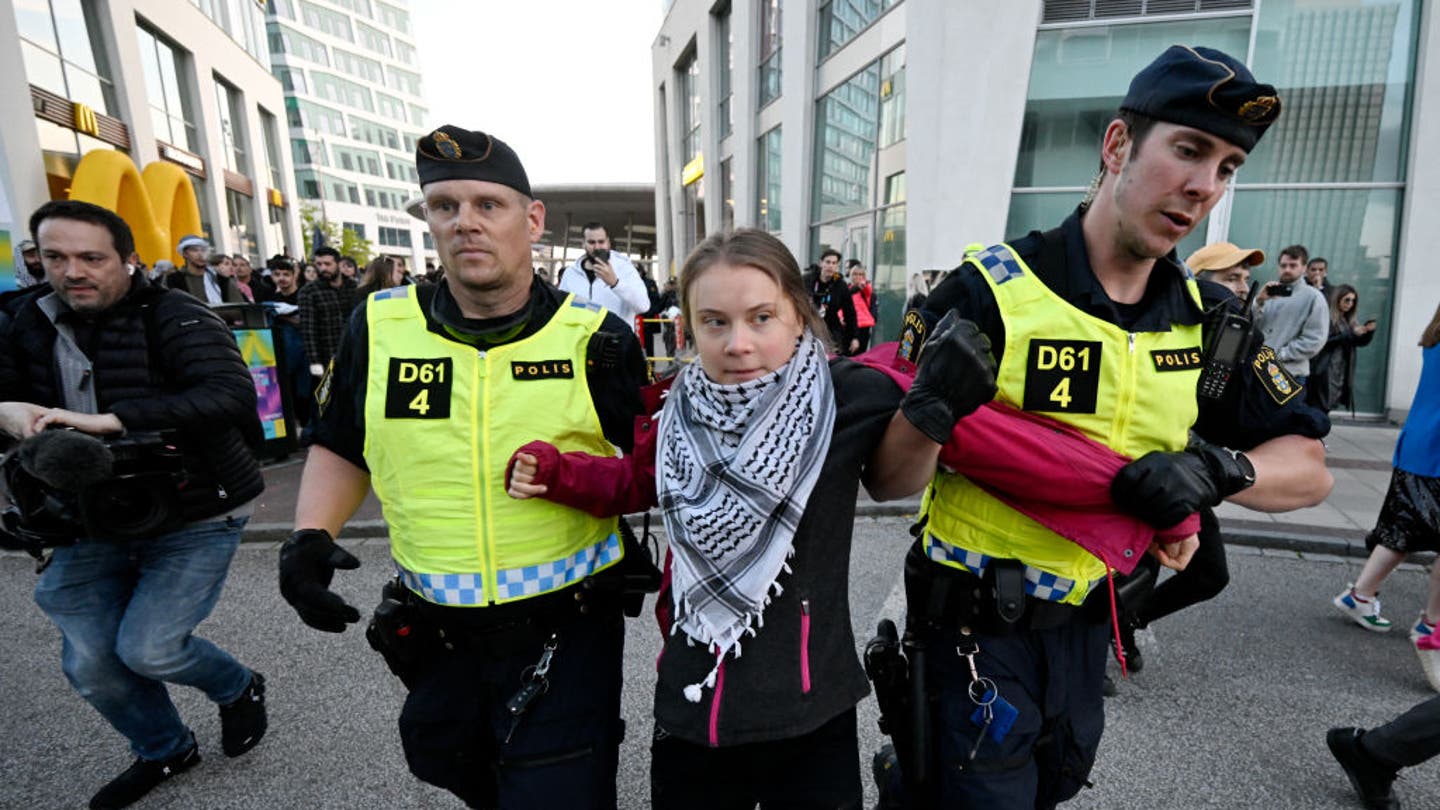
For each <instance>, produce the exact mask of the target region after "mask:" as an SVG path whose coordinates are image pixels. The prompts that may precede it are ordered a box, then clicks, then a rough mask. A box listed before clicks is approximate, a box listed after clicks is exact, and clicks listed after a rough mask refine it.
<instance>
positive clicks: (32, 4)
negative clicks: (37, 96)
mask: <svg viewBox="0 0 1440 810" xmlns="http://www.w3.org/2000/svg"><path fill="white" fill-rule="evenodd" d="M90 5H93V4H90ZM14 6H15V21H16V24H17V26H18V27H19V30H20V36H21V42H20V54H21V58H22V60H23V61H24V63H25V73H26V79H27V80H28V81H29V83H30V84H33V85H35V86H36V87H42V88H44V89H46V90H49V91H51V92H53V93H56V94H57V95H60V96H64V97H65V98H68V99H70V100H71V101H78V102H80V103H82V104H85V105H86V106H88V107H90V108H91V109H93V110H95V111H96V112H101V113H109V114H113V113H114V110H115V98H114V96H115V93H114V88H113V86H112V85H111V82H110V66H109V62H108V60H107V59H106V58H105V49H104V44H103V40H102V39H101V38H100V36H99V33H100V31H101V26H100V25H99V24H98V22H97V20H96V19H95V17H94V14H95V9H93V8H90V7H88V6H82V5H81V3H80V0H20V1H19V2H16V3H15V4H14Z"/></svg>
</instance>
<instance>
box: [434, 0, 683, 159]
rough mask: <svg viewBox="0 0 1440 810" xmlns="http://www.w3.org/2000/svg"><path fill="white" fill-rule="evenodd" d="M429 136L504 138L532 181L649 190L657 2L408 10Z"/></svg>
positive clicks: (589, 0)
mask: <svg viewBox="0 0 1440 810" xmlns="http://www.w3.org/2000/svg"><path fill="white" fill-rule="evenodd" d="M410 9H411V15H412V18H413V20H414V24H415V25H414V34H415V39H416V44H417V46H418V47H419V50H420V65H421V69H422V71H423V81H424V85H423V87H424V90H425V96H426V100H427V101H428V103H429V109H430V119H431V120H430V121H428V122H427V124H428V125H429V126H437V125H439V124H455V125H456V126H461V127H465V128H467V129H479V130H483V131H485V132H489V133H490V134H492V135H494V136H496V137H498V138H500V139H501V140H503V141H505V142H506V143H508V144H510V145H511V146H512V147H514V149H515V151H516V152H518V153H519V155H520V159H521V161H523V162H524V164H525V170H526V172H527V173H528V174H529V175H530V182H531V183H535V184H541V183H625V182H629V183H649V182H654V180H655V150H654V141H655V135H654V110H653V107H652V104H653V102H652V95H651V93H650V43H651V41H652V40H654V38H655V34H656V33H657V32H658V31H659V30H660V11H661V3H660V0H611V1H610V2H605V1H604V0H410Z"/></svg>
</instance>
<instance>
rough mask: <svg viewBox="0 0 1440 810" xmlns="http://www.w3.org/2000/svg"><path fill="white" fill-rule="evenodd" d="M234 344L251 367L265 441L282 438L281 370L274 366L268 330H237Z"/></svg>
mask: <svg viewBox="0 0 1440 810" xmlns="http://www.w3.org/2000/svg"><path fill="white" fill-rule="evenodd" d="M233 331H234V333H235V342H236V343H237V344H239V346H240V356H241V357H243V358H245V365H247V366H249V367H250V376H251V378H252V379H254V381H255V398H256V400H257V402H256V408H255V409H256V411H257V412H258V413H259V415H260V425H261V427H263V428H264V429H265V438H266V439H267V440H269V439H283V438H285V436H287V435H288V434H287V432H286V429H285V407H284V401H283V400H282V399H281V397H280V369H279V368H278V367H277V366H276V365H275V338H274V335H273V333H271V331H270V330H269V329H236V330H233Z"/></svg>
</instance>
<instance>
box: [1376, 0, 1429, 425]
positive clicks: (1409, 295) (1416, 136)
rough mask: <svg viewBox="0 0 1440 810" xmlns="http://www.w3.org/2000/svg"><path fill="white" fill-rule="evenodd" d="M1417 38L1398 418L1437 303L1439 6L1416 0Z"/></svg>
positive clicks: (1395, 380) (1394, 412)
mask: <svg viewBox="0 0 1440 810" xmlns="http://www.w3.org/2000/svg"><path fill="white" fill-rule="evenodd" d="M1421 8H1422V11H1421V18H1420V25H1419V28H1420V42H1419V46H1418V48H1417V49H1416V55H1415V62H1416V64H1415V99H1414V106H1413V107H1412V112H1411V119H1410V156H1409V160H1408V161H1407V162H1406V165H1407V167H1408V170H1409V171H1408V174H1407V176H1406V178H1405V182H1406V186H1405V202H1404V209H1403V213H1402V216H1401V220H1400V251H1399V261H1398V262H1397V263H1396V271H1395V299H1394V307H1393V310H1392V315H1393V317H1394V318H1395V323H1394V327H1393V328H1392V329H1391V330H1390V334H1391V336H1392V337H1391V345H1390V366H1389V385H1388V390H1387V391H1386V396H1385V408H1386V410H1387V411H1388V413H1389V415H1390V416H1391V417H1392V418H1397V419H1403V417H1404V414H1405V413H1406V412H1407V411H1409V409H1410V401H1411V400H1412V399H1414V397H1415V389H1416V388H1417V387H1418V386H1419V384H1420V363H1421V356H1420V348H1419V346H1417V345H1416V344H1417V342H1418V341H1419V340H1420V332H1421V331H1422V330H1423V329H1424V328H1425V325H1426V324H1428V323H1429V322H1430V318H1431V317H1432V316H1434V314H1435V309H1436V307H1437V306H1440V272H1437V271H1436V269H1435V265H1436V257H1437V256H1440V228H1436V227H1435V212H1436V211H1440V152H1437V151H1436V149H1435V144H1436V143H1440V9H1437V8H1436V7H1435V4H1434V3H1422V4H1421Z"/></svg>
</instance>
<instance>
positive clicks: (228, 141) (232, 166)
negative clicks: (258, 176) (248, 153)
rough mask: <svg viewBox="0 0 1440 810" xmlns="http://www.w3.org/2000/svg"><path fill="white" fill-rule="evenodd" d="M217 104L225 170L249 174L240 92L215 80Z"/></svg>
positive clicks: (217, 79) (217, 78) (218, 79)
mask: <svg viewBox="0 0 1440 810" xmlns="http://www.w3.org/2000/svg"><path fill="white" fill-rule="evenodd" d="M215 104H216V107H217V108H218V110H219V112H220V142H221V144H222V146H223V148H224V152H225V168H227V169H229V170H230V171H232V172H235V173H236V174H249V173H250V169H249V167H248V166H247V165H246V162H245V118H244V115H243V109H242V106H241V102H240V91H239V90H236V89H235V88H233V87H231V86H230V85H229V84H227V83H225V82H223V81H221V80H220V78H219V77H218V76H217V77H216V78H215Z"/></svg>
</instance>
